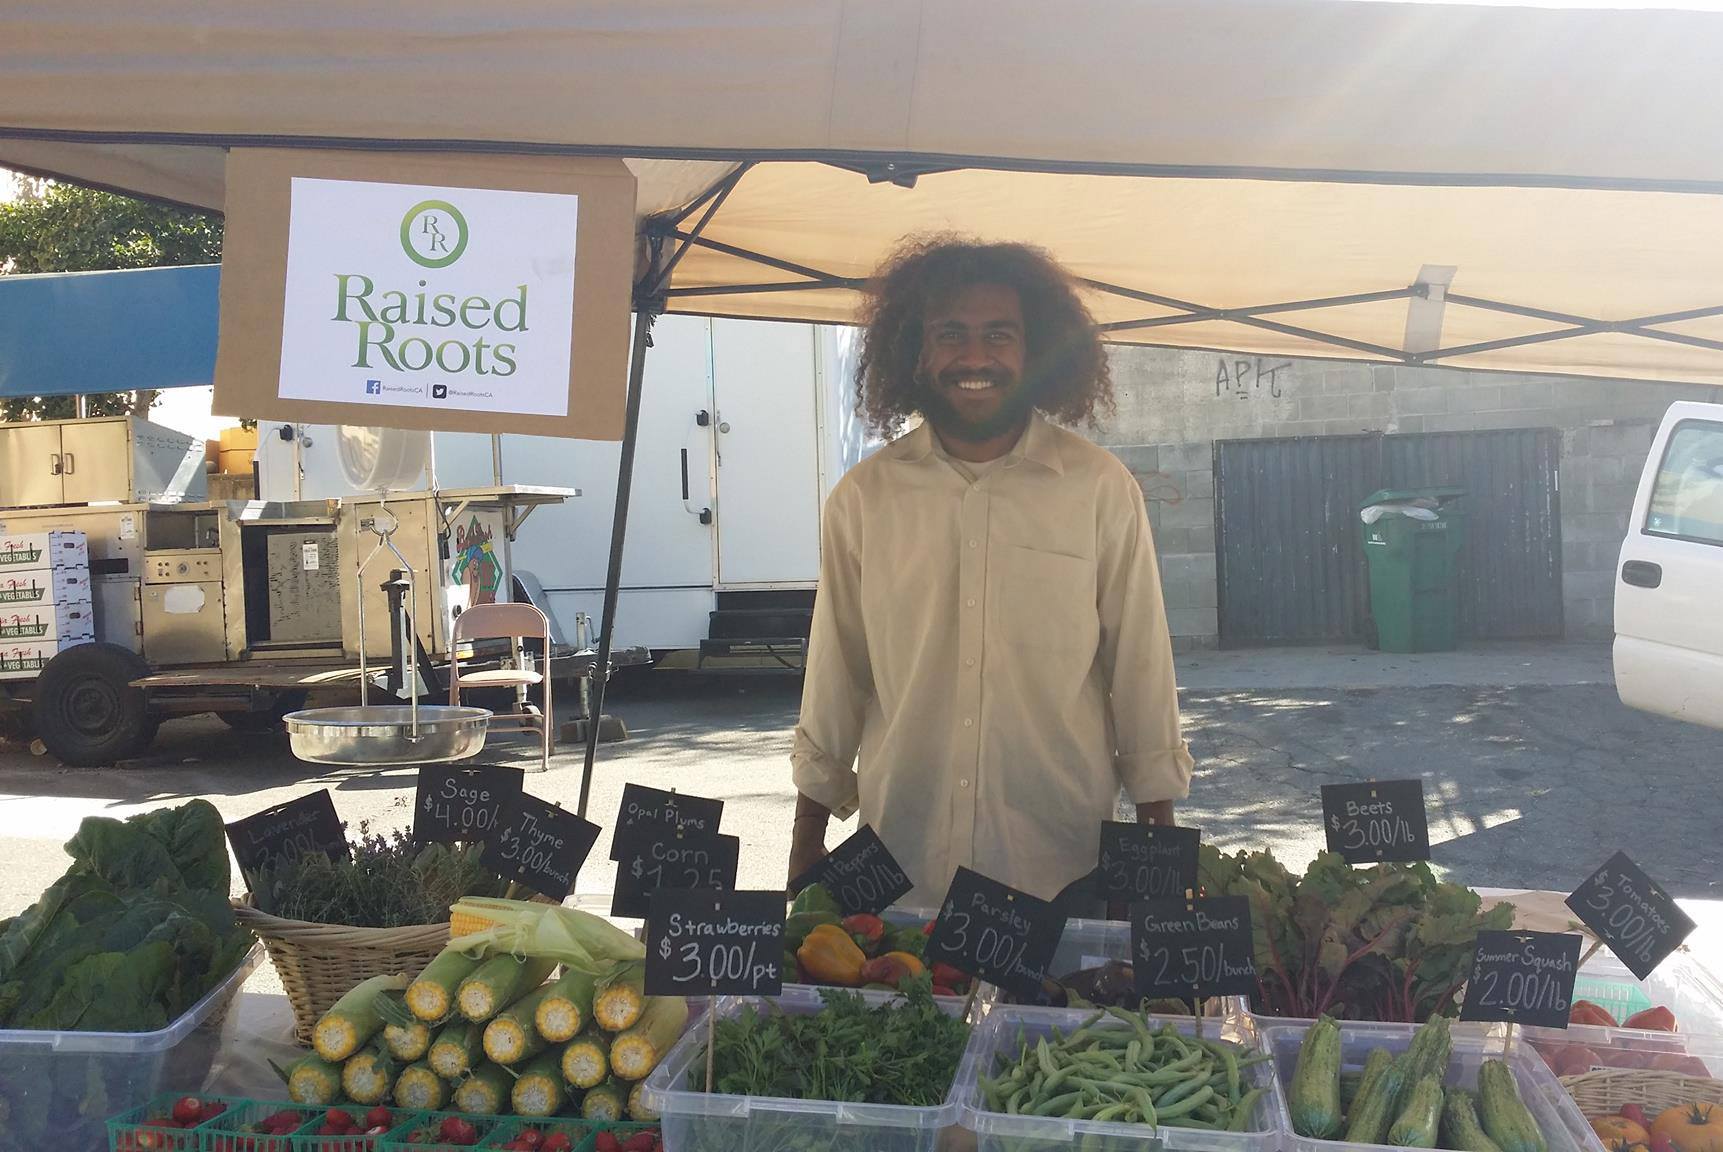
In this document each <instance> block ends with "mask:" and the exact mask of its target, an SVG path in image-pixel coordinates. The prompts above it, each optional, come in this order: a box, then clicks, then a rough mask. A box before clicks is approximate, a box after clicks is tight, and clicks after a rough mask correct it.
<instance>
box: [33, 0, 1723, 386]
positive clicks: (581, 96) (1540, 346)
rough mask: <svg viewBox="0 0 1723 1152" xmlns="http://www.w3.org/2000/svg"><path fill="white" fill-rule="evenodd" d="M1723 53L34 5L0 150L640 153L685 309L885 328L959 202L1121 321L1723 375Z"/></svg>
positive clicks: (209, 166) (984, 230) (1271, 345)
mask: <svg viewBox="0 0 1723 1152" xmlns="http://www.w3.org/2000/svg"><path fill="white" fill-rule="evenodd" d="M1720 49H1723V13H1720V12H1715V11H1680V10H1672V9H1668V8H1664V9H1639V10H1632V9H1628V10H1606V9H1596V8H1579V9H1560V8H1547V7H1546V8H1515V7H1507V6H1469V5H1462V4H1442V3H1398V2H1360V0H1068V2H1066V3H1060V4H1048V3H1045V0H578V2H569V0H501V2H500V3H498V4H495V5H489V6H484V7H475V6H472V5H470V4H466V3H455V2H453V0H427V2H426V3H423V4H419V5H415V6H413V7H412V8H411V9H400V8H398V7H395V6H364V5H359V6H354V5H350V4H337V3H335V2H334V0H307V2H305V3H299V4H293V5H278V6H272V7H270V6H265V7H257V6H252V7H243V8H234V7H230V6H220V7H213V6H210V5H208V4H204V3H196V2H193V0H164V2H162V3H158V4H151V5H132V4H125V3H121V2H120V0H92V2H90V3H84V4H78V5H50V4H47V3H43V2H41V0H26V2H25V3H23V4H15V5H10V6H8V7H7V8H6V9H5V10H4V11H3V12H0V165H7V166H11V167H16V168H19V169H23V170H27V171H32V172H38V173H43V174H48V175H55V176H60V177H64V178H68V179H72V180H77V181H81V182H85V183H90V184H95V185H99V186H106V187H112V188H116V189H120V190H126V191H131V192H136V193H140V194H144V195H149V196H156V197H160V198H163V199H168V200H173V201H177V202H182V203H189V204H195V205H199V206H202V207H206V208H212V209H217V210H220V209H222V208H224V206H225V204H226V201H225V189H224V186H223V172H224V165H223V153H224V150H225V149H227V148H230V147H245V146H261V145H267V146H271V147H283V146H286V147H292V146H304V147H322V148H327V147H332V146H334V147H343V146H347V147H364V148H413V149H428V150H443V151H467V152H484V151H504V152H536V153H548V154H569V155H581V154H601V155H617V156H622V157H624V158H625V159H627V161H628V163H629V166H630V167H631V168H632V169H633V170H634V172H635V174H636V176H637V177H638V181H639V193H640V201H639V206H638V214H639V216H640V217H641V219H642V220H643V221H645V222H647V224H648V226H649V227H654V228H656V229H657V230H658V231H659V232H660V233H663V232H666V231H668V232H670V233H672V235H671V240H670V242H671V243H672V244H673V245H675V244H683V243H687V242H688V238H689V237H690V236H692V235H694V234H695V233H696V232H697V233H698V235H697V237H696V238H695V240H694V241H693V243H692V244H690V245H689V246H688V247H687V250H686V252H685V253H683V254H682V256H681V258H680V259H679V260H678V262H677V264H676V268H675V272H674V276H673V278H672V281H671V284H670V289H669V295H668V297H667V298H666V301H665V303H666V306H667V307H668V308H669V309H670V310H672V311H685V312H700V313H710V314H716V315H728V316H752V317H763V318H775V319H792V320H819V321H827V320H830V321H844V320H848V319H850V318H852V317H853V315H854V309H855V305H856V303H857V289H858V287H859V286H860V284H861V282H862V280H863V278H865V277H866V276H867V275H868V274H869V272H870V271H871V270H872V269H873V268H874V267H875V266H876V265H877V264H878V262H879V261H880V260H881V259H882V257H883V256H884V255H885V254H887V253H888V252H889V251H890V250H891V249H892V248H893V247H894V246H895V245H896V244H897V243H898V242H899V240H900V239H901V238H902V237H904V236H905V235H908V234H912V233H922V232H928V231H954V232H959V233H963V234H967V235H973V236H979V237H983V238H988V239H1017V240H1026V241H1029V242H1032V243H1036V244H1039V245H1042V246H1043V247H1045V248H1047V249H1048V250H1049V251H1051V252H1052V253H1053V254H1054V255H1055V256H1056V257H1057V258H1059V259H1060V260H1061V261H1062V262H1064V263H1065V264H1066V265H1067V266H1068V267H1070V268H1071V269H1072V270H1073V272H1074V273H1075V274H1076V275H1078V276H1079V277H1081V278H1082V279H1083V280H1084V281H1086V282H1087V283H1088V284H1089V293H1090V303H1091V305H1092V307H1093V309H1094V311H1095V314H1096V316H1097V318H1098V319H1099V320H1100V321H1101V322H1102V323H1103V324H1104V325H1106V326H1107V330H1108V334H1109V337H1110V338H1111V339H1114V340H1119V341H1126V342H1140V343H1152V344H1160V345H1171V346H1185V347H1215V348H1226V349H1232V350H1238V351H1243V352H1262V353H1272V354H1277V355H1315V356H1335V357H1352V358H1364V359H1377V360H1398V361H1402V362H1410V363H1439V364H1447V365H1452V366H1456V367H1468V368H1479V369H1499V370H1512V371H1526V372H1533V371H1536V372H1565V373H1576V374H1586V375H1604V376H1616V377H1635V378H1645V379H1660V380H1679V381H1694V382H1701V383H1710V384H1723V147H1719V145H1720V144H1723V102H1720V101H1717V100H1716V99H1715V97H1714V93H1713V91H1712V89H1713V87H1714V80H1713V76H1714V74H1715V69H1714V62H1715V60H1716V59H1717V57H1718V53H1719V50H1720ZM708 213H709V215H708Z"/></svg>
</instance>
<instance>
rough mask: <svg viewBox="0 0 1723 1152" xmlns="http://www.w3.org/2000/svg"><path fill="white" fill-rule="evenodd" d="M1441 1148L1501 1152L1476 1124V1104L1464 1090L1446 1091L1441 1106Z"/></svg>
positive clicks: (1460, 1151) (1455, 1151)
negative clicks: (1446, 1093)
mask: <svg viewBox="0 0 1723 1152" xmlns="http://www.w3.org/2000/svg"><path fill="white" fill-rule="evenodd" d="M1442 1147H1444V1148H1452V1149H1454V1152H1502V1149H1501V1146H1500V1145H1499V1144H1497V1143H1496V1142H1495V1141H1494V1140H1491V1139H1490V1138H1489V1136H1488V1134H1486V1133H1485V1132H1484V1126H1483V1125H1482V1124H1480V1123H1479V1122H1478V1109H1477V1104H1476V1102H1475V1100H1474V1099H1473V1097H1472V1094H1471V1093H1470V1092H1468V1091H1466V1090H1465V1089H1464V1088H1450V1089H1448V1097H1447V1099H1446V1100H1445V1101H1444V1102H1443V1104H1442Z"/></svg>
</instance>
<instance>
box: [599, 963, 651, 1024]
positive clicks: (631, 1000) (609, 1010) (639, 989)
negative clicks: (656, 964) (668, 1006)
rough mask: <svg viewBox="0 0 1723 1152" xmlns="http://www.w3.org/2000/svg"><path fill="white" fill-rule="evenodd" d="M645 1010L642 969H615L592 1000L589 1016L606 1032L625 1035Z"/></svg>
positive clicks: (636, 966) (632, 966) (638, 965)
mask: <svg viewBox="0 0 1723 1152" xmlns="http://www.w3.org/2000/svg"><path fill="white" fill-rule="evenodd" d="M645 1010H646V966H645V965H644V964H629V965H626V966H624V967H622V968H620V969H618V970H617V971H616V972H615V973H614V974H613V975H612V976H611V978H610V979H609V982H608V983H604V984H603V985H602V987H600V988H599V991H598V994H597V995H596V996H594V997H593V998H592V1016H593V1019H595V1020H597V1021H598V1026H599V1027H600V1028H602V1029H604V1030H605V1031H606V1032H626V1031H627V1030H628V1029H630V1028H632V1027H634V1025H635V1024H636V1023H638V1022H639V1020H640V1014H641V1013H642V1012H644V1011H645Z"/></svg>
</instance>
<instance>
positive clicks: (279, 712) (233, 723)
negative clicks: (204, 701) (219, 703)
mask: <svg viewBox="0 0 1723 1152" xmlns="http://www.w3.org/2000/svg"><path fill="white" fill-rule="evenodd" d="M303 707H305V693H303V692H286V693H283V694H282V695H280V696H277V697H276V698H275V703H274V704H272V705H270V706H269V707H268V708H260V709H258V710H257V711H255V712H217V713H216V715H217V716H219V717H221V722H222V723H223V724H226V725H227V726H228V727H229V728H232V729H233V730H234V731H235V732H251V733H257V734H263V733H269V732H279V731H281V730H282V728H281V720H282V718H283V717H284V716H286V715H287V714H288V713H289V712H297V711H299V710H300V709H301V708H303Z"/></svg>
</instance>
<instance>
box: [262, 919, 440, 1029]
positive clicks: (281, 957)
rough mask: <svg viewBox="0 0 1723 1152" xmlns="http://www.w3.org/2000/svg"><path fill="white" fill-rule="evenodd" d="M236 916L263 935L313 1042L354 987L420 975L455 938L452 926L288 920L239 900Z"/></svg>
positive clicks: (298, 1024) (298, 1025) (297, 1019)
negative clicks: (329, 1014) (378, 979)
mask: <svg viewBox="0 0 1723 1152" xmlns="http://www.w3.org/2000/svg"><path fill="white" fill-rule="evenodd" d="M233 916H234V919H236V920H238V921H239V922H240V923H241V924H243V925H245V926H246V927H247V928H250V929H251V930H252V931H253V932H255V933H257V938H258V939H259V940H261V941H263V947H264V949H265V950H266V951H268V953H269V959H270V960H271V961H272V962H273V963H274V964H275V971H276V973H277V974H278V975H279V976H280V977H281V986H282V987H283V988H285V989H286V990H287V1001H288V1003H289V1004H291V1005H292V1006H293V1035H294V1038H295V1039H297V1040H298V1041H299V1042H300V1043H301V1044H310V1043H311V1029H312V1028H314V1027H316V1025H317V1021H318V1020H319V1019H321V1018H322V1016H323V1014H324V1013H325V1012H327V1011H329V1009H331V1008H333V1007H334V1006H335V1001H337V1000H339V999H341V997H342V996H343V995H345V994H346V993H347V992H348V991H350V990H351V989H352V987H353V986H354V985H355V984H357V983H359V982H360V981H361V980H367V979H370V978H371V977H372V976H387V975H390V974H391V973H396V972H405V973H407V974H409V975H412V974H416V973H417V972H418V971H419V970H420V969H421V968H423V967H424V966H425V965H427V964H429V963H430V962H431V961H432V960H433V959H435V958H436V955H437V953H438V952H441V951H442V950H443V945H445V944H447V943H448V942H449V926H448V924H447V923H446V922H445V923H442V924H414V925H410V926H407V927H403V928H349V927H346V926H344V925H339V924H312V923H309V922H307V921H304V920H283V919H282V918H281V917H279V916H271V915H269V913H267V912H260V911H258V910H257V909H256V908H254V907H252V906H251V903H250V901H249V900H247V901H237V900H236V901H234V906H233Z"/></svg>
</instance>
